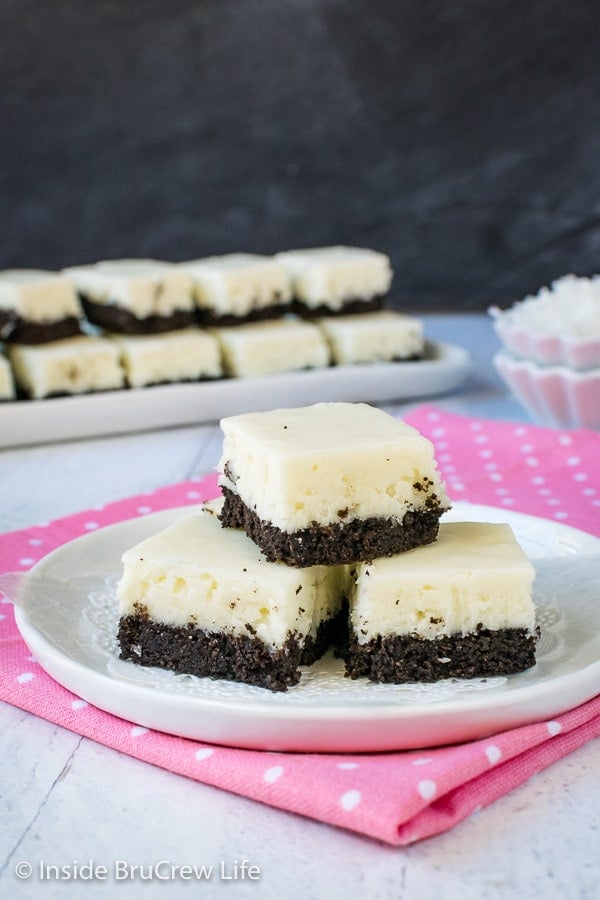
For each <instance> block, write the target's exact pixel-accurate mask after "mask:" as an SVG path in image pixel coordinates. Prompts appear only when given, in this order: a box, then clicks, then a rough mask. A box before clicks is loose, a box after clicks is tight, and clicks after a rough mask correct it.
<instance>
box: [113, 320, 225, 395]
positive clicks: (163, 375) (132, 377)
mask: <svg viewBox="0 0 600 900" xmlns="http://www.w3.org/2000/svg"><path fill="white" fill-rule="evenodd" d="M111 337H112V339H113V340H114V341H115V342H116V344H117V346H118V348H119V354H120V359H121V364H122V366H123V368H124V369H125V374H126V377H127V384H128V385H129V386H130V387H134V388H136V387H143V386H144V385H147V384H160V383H163V382H169V381H197V380H199V379H200V378H218V377H219V376H220V375H222V367H221V351H220V349H219V344H218V341H217V340H216V338H215V337H213V335H211V334H208V333H207V332H205V331H201V330H200V329H196V328H185V329H181V330H178V331H170V332H167V333H165V334H157V335H146V334H144V335H134V336H127V337H125V336H122V335H120V334H115V335H111Z"/></svg>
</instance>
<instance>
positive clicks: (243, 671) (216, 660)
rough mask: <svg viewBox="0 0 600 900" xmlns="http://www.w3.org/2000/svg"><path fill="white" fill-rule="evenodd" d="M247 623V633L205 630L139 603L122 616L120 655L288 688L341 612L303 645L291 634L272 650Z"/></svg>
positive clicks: (319, 650)
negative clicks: (168, 619) (169, 621)
mask: <svg viewBox="0 0 600 900" xmlns="http://www.w3.org/2000/svg"><path fill="white" fill-rule="evenodd" d="M246 627H247V628H248V632H249V633H248V635H232V634H227V633H226V632H207V631H203V630H202V629H200V628H196V627H195V626H194V625H192V624H190V625H186V626H173V625H164V624H162V623H160V622H154V621H153V620H152V619H150V618H148V616H147V614H146V613H145V611H144V610H143V607H140V611H139V612H137V613H134V614H132V615H128V616H122V617H121V619H120V621H119V631H118V640H119V646H120V648H121V653H120V657H121V659H128V660H131V661H132V662H135V663H138V665H141V666H158V667H159V668H161V669H169V670H171V671H173V672H176V673H178V674H182V675H183V674H185V675H197V676H199V677H200V678H213V679H227V680H228V681H241V682H243V683H244V684H254V685H257V686H258V687H264V688H268V689H269V690H271V691H286V690H287V689H288V687H289V686H291V685H294V684H298V682H299V680H300V672H299V671H298V667H299V666H301V665H311V664H312V663H314V662H315V661H316V660H317V659H319V657H320V656H322V655H323V653H324V652H325V651H326V650H327V648H328V646H329V644H330V642H331V641H332V640H334V639H335V638H336V637H337V633H338V629H339V627H340V621H339V617H336V618H335V619H331V620H330V621H328V622H322V623H321V624H320V626H319V628H318V631H317V634H316V637H315V638H312V637H310V636H309V637H308V638H307V639H306V642H305V643H304V644H303V645H302V644H300V642H299V641H298V638H297V636H296V635H293V634H292V635H290V636H289V637H288V638H287V640H286V642H285V644H284V645H283V647H281V648H280V649H278V650H271V649H270V648H269V647H267V645H266V644H265V643H264V642H263V641H261V640H260V638H258V637H256V636H255V635H254V634H252V631H253V629H252V628H251V626H246Z"/></svg>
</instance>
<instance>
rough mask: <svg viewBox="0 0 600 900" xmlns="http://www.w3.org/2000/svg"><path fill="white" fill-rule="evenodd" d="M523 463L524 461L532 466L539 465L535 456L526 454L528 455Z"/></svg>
mask: <svg viewBox="0 0 600 900" xmlns="http://www.w3.org/2000/svg"><path fill="white" fill-rule="evenodd" d="M525 463H526V464H527V465H528V466H531V467H532V468H535V467H536V466H539V464H540V461H539V459H538V458H537V456H528V457H527V458H526V459H525Z"/></svg>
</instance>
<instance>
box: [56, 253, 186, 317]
mask: <svg viewBox="0 0 600 900" xmlns="http://www.w3.org/2000/svg"><path fill="white" fill-rule="evenodd" d="M65 275H66V276H67V277H68V278H69V279H70V280H71V281H72V283H73V284H74V286H75V288H76V290H77V291H78V293H79V295H80V297H81V302H82V304H83V309H84V312H85V314H86V316H87V317H88V319H89V320H90V322H92V323H93V324H94V325H98V326H99V327H100V328H104V329H106V330H107V331H114V332H118V333H119V334H156V333H157V332H162V331H174V330H176V329H179V328H185V327H187V326H188V325H193V324H194V322H195V321H196V313H195V309H194V299H193V296H192V280H191V278H190V276H189V275H188V274H187V273H186V272H184V270H183V269H181V268H180V267H179V266H177V265H175V264H173V263H166V262H160V261H158V260H154V259H115V260H103V261H101V262H97V263H93V264H92V265H88V266H73V267H72V268H70V269H65Z"/></svg>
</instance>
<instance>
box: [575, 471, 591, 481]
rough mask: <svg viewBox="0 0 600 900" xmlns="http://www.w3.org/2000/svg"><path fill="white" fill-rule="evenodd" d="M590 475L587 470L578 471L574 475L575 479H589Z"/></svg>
mask: <svg viewBox="0 0 600 900" xmlns="http://www.w3.org/2000/svg"><path fill="white" fill-rule="evenodd" d="M587 480H588V477H587V475H586V474H585V472H576V473H575V474H574V475H573V481H587Z"/></svg>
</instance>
